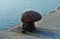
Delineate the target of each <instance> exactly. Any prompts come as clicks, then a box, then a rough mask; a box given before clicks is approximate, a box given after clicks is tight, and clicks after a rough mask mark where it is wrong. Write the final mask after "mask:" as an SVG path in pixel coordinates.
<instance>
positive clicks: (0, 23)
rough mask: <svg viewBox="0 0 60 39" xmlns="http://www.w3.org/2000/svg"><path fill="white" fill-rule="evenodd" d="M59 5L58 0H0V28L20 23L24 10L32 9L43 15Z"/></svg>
mask: <svg viewBox="0 0 60 39" xmlns="http://www.w3.org/2000/svg"><path fill="white" fill-rule="evenodd" d="M59 6H60V0H0V29H8V28H10V27H12V26H13V25H16V24H20V23H21V21H20V19H21V15H22V13H24V12H25V11H29V10H34V11H37V12H39V13H40V14H41V15H44V14H47V13H48V12H50V11H52V10H55V9H56V8H57V7H59Z"/></svg>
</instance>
